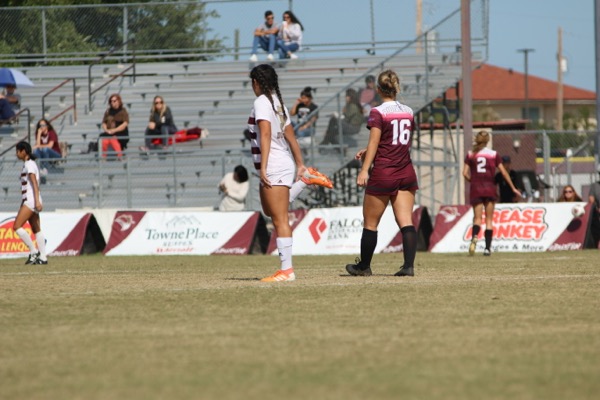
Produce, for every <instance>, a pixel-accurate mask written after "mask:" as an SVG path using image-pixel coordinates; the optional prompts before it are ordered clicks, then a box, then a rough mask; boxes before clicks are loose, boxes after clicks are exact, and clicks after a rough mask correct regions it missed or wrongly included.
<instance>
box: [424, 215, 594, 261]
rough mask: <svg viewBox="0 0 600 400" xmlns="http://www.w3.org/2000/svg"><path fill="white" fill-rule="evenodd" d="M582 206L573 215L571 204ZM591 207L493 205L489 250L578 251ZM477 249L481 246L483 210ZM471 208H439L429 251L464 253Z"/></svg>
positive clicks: (468, 238)
mask: <svg viewBox="0 0 600 400" xmlns="http://www.w3.org/2000/svg"><path fill="white" fill-rule="evenodd" d="M576 205H583V206H585V214H584V215H582V216H580V217H575V216H574V215H573V207H575V206H576ZM590 207H591V206H590V205H589V204H588V205H586V203H514V204H496V208H495V210H494V217H493V224H494V229H493V240H492V249H491V250H492V252H502V251H506V252H534V251H556V250H581V249H583V248H584V245H585V239H586V234H587V233H588V231H589V226H590V212H591V208H590ZM482 221H483V222H482V226H481V231H480V233H479V237H478V242H477V250H476V251H477V252H482V251H483V249H484V247H485V239H484V231H485V213H484V216H483V218H482ZM472 228H473V209H472V207H471V206H469V205H446V206H442V207H440V210H439V212H438V215H437V217H436V220H435V228H434V230H433V234H432V235H431V241H430V251H431V252H433V253H462V252H467V251H468V249H469V244H470V242H471V237H472Z"/></svg>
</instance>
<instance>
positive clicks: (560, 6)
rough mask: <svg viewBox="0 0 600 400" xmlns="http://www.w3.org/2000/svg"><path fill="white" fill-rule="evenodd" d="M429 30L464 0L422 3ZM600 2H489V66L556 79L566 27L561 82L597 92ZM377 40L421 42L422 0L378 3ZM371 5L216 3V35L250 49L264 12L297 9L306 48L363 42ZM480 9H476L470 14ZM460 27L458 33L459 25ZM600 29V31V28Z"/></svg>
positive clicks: (297, 0)
mask: <svg viewBox="0 0 600 400" xmlns="http://www.w3.org/2000/svg"><path fill="white" fill-rule="evenodd" d="M422 1H423V25H424V27H431V26H434V25H435V24H436V23H437V22H439V21H440V20H442V19H443V18H444V17H446V16H447V15H449V14H450V13H451V12H453V11H455V10H457V9H458V8H459V7H460V3H461V1H460V0H422ZM594 1H595V0H568V1H565V0H489V11H490V17H489V53H488V60H487V62H488V63H490V64H493V65H496V66H499V67H503V68H512V69H513V70H515V71H518V72H525V58H524V54H523V53H521V52H518V49H524V48H528V49H534V51H533V52H530V53H529V56H528V73H529V74H530V75H534V76H538V77H541V78H545V79H549V80H553V81H556V80H557V76H558V75H557V74H558V72H557V68H558V66H557V58H556V55H557V52H558V29H559V27H560V28H562V30H563V43H562V47H563V57H565V58H566V59H567V66H568V70H567V72H565V73H564V74H563V83H564V84H567V85H572V86H576V87H579V88H582V89H587V90H591V91H595V89H596V79H595V76H596V70H595V68H596V67H595V52H594V46H595V45H594ZM372 4H373V10H374V12H373V15H374V21H375V31H374V36H375V40H377V41H383V40H411V39H414V37H415V26H416V11H415V10H416V0H372ZM370 5H371V0H270V1H269V0H264V1H253V0H248V1H245V2H243V3H239V2H236V3H229V2H224V3H211V4H210V5H209V9H215V10H217V11H218V12H219V14H220V15H221V17H220V18H219V19H217V20H212V21H211V22H210V27H211V28H212V29H213V33H215V34H218V35H219V36H221V37H227V38H228V39H226V43H228V44H229V43H232V42H233V39H232V38H233V36H234V34H233V32H234V31H235V29H239V32H240V44H241V45H242V46H250V44H251V40H252V32H253V30H254V28H255V27H256V26H257V25H258V24H259V23H261V22H262V21H263V13H264V11H265V10H267V9H270V10H273V12H274V13H275V16H276V20H277V21H281V14H282V13H283V11H285V10H288V9H291V10H292V11H293V12H294V13H295V14H296V15H297V16H298V18H299V19H300V21H301V22H302V24H303V25H304V27H305V30H304V43H305V44H310V43H336V42H360V41H369V40H371V35H372V32H371V24H370V21H371V13H370ZM478 9H479V7H476V6H472V10H475V11H476V10H478ZM456 29H459V27H458V26H457V28H456ZM599 29H600V28H599Z"/></svg>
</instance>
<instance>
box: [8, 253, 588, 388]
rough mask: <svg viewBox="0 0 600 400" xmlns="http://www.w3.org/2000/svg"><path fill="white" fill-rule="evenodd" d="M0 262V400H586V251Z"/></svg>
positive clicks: (78, 258)
mask: <svg viewBox="0 0 600 400" xmlns="http://www.w3.org/2000/svg"><path fill="white" fill-rule="evenodd" d="M401 258H402V255H401V254H383V255H376V256H375V260H374V263H373V265H372V268H373V272H374V273H375V275H374V276H372V277H368V278H365V277H350V276H347V275H346V273H345V270H344V268H343V266H344V264H346V263H347V262H351V261H353V257H350V256H326V257H299V256H297V257H295V258H294V261H295V268H296V274H297V280H296V281H295V282H290V283H279V284H267V283H261V282H259V281H258V278H260V277H263V276H266V275H269V274H271V273H272V272H274V270H275V269H276V267H277V265H278V259H277V258H276V257H272V256H247V257H239V256H237V257H236V256H212V257H102V256H84V257H62V258H51V259H50V264H49V265H48V266H43V267H42V266H24V265H23V262H24V259H19V260H2V261H0V323H1V325H0V398H1V399H219V400H226V399H311V400H321V399H399V398H402V399H544V400H552V399H595V398H597V396H598V393H600V379H598V377H599V376H600V295H599V294H600V263H599V262H598V260H599V259H600V258H599V253H598V251H582V252H561V253H530V254H506V253H503V254H500V253H497V254H494V255H493V256H492V257H490V258H487V257H486V258H484V257H481V256H477V257H473V258H469V257H468V256H466V255H462V254H460V255H458V254H451V255H447V254H444V255H442V254H429V253H419V254H418V255H417V265H416V270H415V271H416V276H415V277H413V278H408V277H406V278H398V277H393V276H391V275H392V274H393V273H394V272H395V271H396V270H397V268H398V266H399V265H400V263H401Z"/></svg>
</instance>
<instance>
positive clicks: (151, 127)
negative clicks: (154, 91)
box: [140, 96, 177, 152]
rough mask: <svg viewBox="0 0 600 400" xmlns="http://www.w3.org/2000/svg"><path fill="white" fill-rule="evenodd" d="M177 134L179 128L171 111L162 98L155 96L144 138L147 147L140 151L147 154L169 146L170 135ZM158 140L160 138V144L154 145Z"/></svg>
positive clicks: (141, 148)
mask: <svg viewBox="0 0 600 400" xmlns="http://www.w3.org/2000/svg"><path fill="white" fill-rule="evenodd" d="M175 132H177V126H175V121H174V120H173V114H172V113H171V109H170V108H169V106H167V104H166V103H165V100H164V99H163V98H162V96H155V97H154V100H153V102H152V107H151V108H150V119H149V122H148V127H147V128H146V133H145V136H144V142H145V144H146V146H144V147H140V150H141V151H144V152H147V151H150V150H155V149H161V148H163V147H165V146H167V145H168V144H169V135H173V134H174V133H175ZM157 138H160V139H161V141H160V143H159V144H154V143H153V141H155V140H156V139H157Z"/></svg>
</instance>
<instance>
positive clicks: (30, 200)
mask: <svg viewBox="0 0 600 400" xmlns="http://www.w3.org/2000/svg"><path fill="white" fill-rule="evenodd" d="M16 151H17V158H18V159H19V160H23V169H22V170H21V207H20V208H19V212H18V213H17V216H16V217H15V222H14V224H13V229H14V230H15V233H16V234H17V235H19V237H20V238H21V240H22V241H23V243H25V244H26V245H27V247H28V248H29V257H28V258H27V261H26V262H25V264H48V259H47V257H46V238H45V237H44V234H43V233H42V230H41V226H40V214H39V213H40V211H42V209H43V205H42V195H41V194H40V171H39V169H38V166H37V164H36V163H35V161H34V160H35V156H33V155H32V154H31V145H30V144H29V143H27V142H19V143H17V146H16ZM25 222H29V225H30V226H31V230H32V231H33V233H34V234H35V239H36V241H37V248H36V246H35V245H34V244H33V241H32V240H31V237H30V236H29V234H28V233H27V231H26V230H25V229H24V228H23V225H25Z"/></svg>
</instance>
